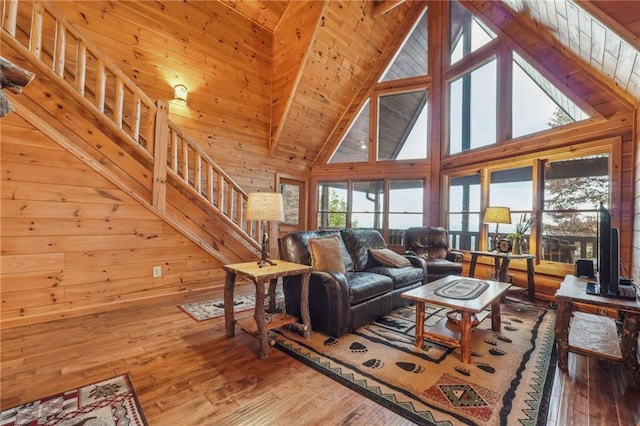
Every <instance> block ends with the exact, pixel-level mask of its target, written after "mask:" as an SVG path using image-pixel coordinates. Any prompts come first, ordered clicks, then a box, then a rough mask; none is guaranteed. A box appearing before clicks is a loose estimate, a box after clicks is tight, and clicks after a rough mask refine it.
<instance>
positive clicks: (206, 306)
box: [178, 287, 284, 321]
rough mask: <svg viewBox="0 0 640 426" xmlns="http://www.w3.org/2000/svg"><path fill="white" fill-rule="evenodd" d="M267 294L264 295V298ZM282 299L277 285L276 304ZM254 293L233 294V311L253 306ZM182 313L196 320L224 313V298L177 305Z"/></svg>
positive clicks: (215, 316) (211, 317) (282, 295)
mask: <svg viewBox="0 0 640 426" xmlns="http://www.w3.org/2000/svg"><path fill="white" fill-rule="evenodd" d="M267 297H268V296H266V297H265V300H266V299H267ZM283 301H284V294H283V293H282V289H281V288H280V287H278V288H277V289H276V304H282V303H283ZM255 303H256V295H255V293H249V294H241V295H234V296H233V312H244V311H248V310H250V309H253V308H254V307H255V305H256V304H255ZM178 308H180V309H181V310H182V311H183V312H184V313H186V314H187V315H189V316H190V317H191V318H193V319H194V320H196V321H205V320H209V319H213V318H217V317H221V316H223V315H224V300H221V299H218V300H205V301H202V302H194V303H185V304H183V305H179V306H178Z"/></svg>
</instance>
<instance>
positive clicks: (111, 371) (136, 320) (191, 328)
mask: <svg viewBox="0 0 640 426" xmlns="http://www.w3.org/2000/svg"><path fill="white" fill-rule="evenodd" d="M243 290H244V291H250V290H251V289H250V288H249V287H245V286H240V287H239V288H238V291H239V292H241V291H243ZM209 298H211V299H213V298H222V292H220V293H216V294H209V295H206V297H203V295H199V296H198V297H197V300H204V299H209ZM191 299H193V296H191ZM189 301H193V300H189V298H186V299H185V298H182V299H180V300H175V301H169V302H163V303H157V304H153V305H148V306H143V307H137V308H129V309H124V310H120V311H116V312H111V313H107V314H99V315H90V316H85V317H80V318H71V319H63V320H58V321H54V322H49V323H44V324H38V325H34V326H25V327H19V328H11V329H6V330H3V331H2V334H1V336H0V339H1V345H2V346H1V358H0V361H1V364H0V369H1V386H2V387H1V389H0V392H1V399H0V404H1V407H2V408H3V409H4V408H9V407H12V406H15V405H18V404H21V403H24V402H28V401H31V400H34V399H37V398H40V397H43V396H47V395H50V394H53V393H57V392H61V391H64V390H67V389H69V388H73V387H75V386H80V385H83V384H87V383H91V382H95V381H99V380H102V379H105V378H108V377H111V376H114V375H117V374H122V373H125V372H129V373H130V375H131V377H132V380H133V384H134V386H135V389H136V392H137V394H138V397H139V400H140V403H141V404H142V408H143V411H144V413H145V415H146V417H147V420H148V421H149V423H150V424H151V425H209V424H217V425H238V424H259V425H289V424H293V423H295V424H323V425H328V424H345V425H346V424H350V425H359V424H367V425H378V424H379V425H383V424H384V425H391V424H393V425H409V424H412V423H411V422H409V421H408V420H405V419H404V418H402V417H400V416H398V415H397V414H395V413H393V412H392V411H390V410H388V409H386V408H383V407H382V406H380V405H378V404H376V403H374V402H372V401H371V400H369V399H367V398H364V397H362V396H360V395H359V394H357V393H356V392H354V391H351V390H349V389H348V388H346V387H345V386H342V385H340V384H338V383H337V382H334V381H333V380H331V379H329V378H327V377H326V376H323V375H322V374H320V373H317V372H316V371H314V370H312V369H311V368H308V367H306V366H304V365H303V364H301V363H299V362H298V361H295V360H294V359H292V358H290V357H288V356H287V355H285V354H283V353H282V352H280V351H278V350H277V349H272V350H271V351H270V354H269V358H268V359H266V360H260V359H258V358H257V356H256V351H257V349H258V341H257V339H255V338H254V337H251V336H249V335H247V334H246V333H244V332H242V331H241V330H239V329H238V332H237V334H236V337H234V338H231V339H227V338H226V337H225V332H224V319H223V318H222V317H220V318H217V319H213V320H209V321H203V322H199V323H198V322H196V321H194V320H192V319H191V318H190V317H188V316H187V315H186V314H184V313H183V312H182V311H180V310H179V309H178V308H177V307H176V305H177V304H180V303H184V302H189ZM626 381H627V379H626V377H625V375H624V372H623V371H622V369H621V368H620V366H618V365H616V364H610V363H606V362H601V361H597V360H593V359H587V358H584V357H582V356H577V355H574V354H570V357H569V368H568V373H566V372H563V371H560V370H558V371H556V375H555V379H554V386H553V392H552V397H551V398H552V399H551V406H550V412H549V416H548V422H547V424H551V425H556V424H557V425H604V424H607V425H616V424H617V425H621V426H627V425H637V424H638V423H639V422H640V390H638V389H633V388H630V387H628V386H625V383H626Z"/></svg>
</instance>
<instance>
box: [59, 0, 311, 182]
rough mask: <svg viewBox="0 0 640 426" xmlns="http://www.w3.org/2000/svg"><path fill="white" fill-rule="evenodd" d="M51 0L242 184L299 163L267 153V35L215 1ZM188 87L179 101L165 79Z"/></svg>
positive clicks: (300, 172) (302, 175) (299, 170)
mask: <svg viewBox="0 0 640 426" xmlns="http://www.w3.org/2000/svg"><path fill="white" fill-rule="evenodd" d="M54 4H55V6H56V7H57V8H58V9H59V10H60V11H61V12H62V13H64V15H65V16H66V17H67V18H68V19H69V20H71V21H72V22H73V23H74V24H75V25H76V26H77V27H78V28H79V29H80V31H82V32H83V33H84V34H86V35H87V36H88V37H89V38H90V39H91V40H92V41H93V42H94V43H96V44H97V45H98V46H99V48H100V49H101V50H102V51H103V52H104V53H105V54H107V56H109V57H110V58H111V59H112V60H113V61H114V62H115V63H117V64H118V66H119V67H120V68H121V69H122V70H123V71H124V72H125V74H127V75H129V76H131V77H132V78H133V79H134V81H135V82H136V84H137V85H138V86H139V87H140V88H141V89H142V90H143V91H144V92H145V93H146V94H147V95H148V96H150V97H151V98H152V99H164V100H167V101H170V103H169V113H170V119H171V120H173V121H174V122H175V123H176V124H177V125H178V126H180V127H181V128H182V129H183V130H184V131H185V132H186V133H187V134H188V135H189V136H190V137H191V138H193V139H195V140H196V141H197V142H198V143H199V144H200V146H201V147H202V148H203V149H204V150H205V151H206V152H207V153H208V154H209V155H211V156H212V158H213V159H214V160H215V161H216V162H217V163H218V164H220V165H221V166H222V168H223V169H224V170H225V171H226V172H227V173H228V174H229V175H230V176H233V178H234V179H235V180H236V182H238V183H239V184H240V186H241V187H242V188H243V189H244V190H245V191H247V192H253V191H256V190H261V191H265V190H266V191H273V190H274V189H275V182H276V174H277V173H286V174H287V175H288V176H291V177H294V178H297V179H301V180H306V172H305V171H304V167H303V166H302V165H300V164H297V163H295V162H292V161H287V160H280V159H274V158H270V159H269V161H265V158H266V157H267V155H268V150H269V137H270V120H271V116H270V114H271V113H270V108H271V90H272V83H271V75H272V68H271V67H272V55H273V52H272V50H273V35H272V33H271V32H269V31H268V30H267V29H265V28H264V27H263V26H261V25H257V24H255V23H252V22H251V21H249V20H247V19H246V18H244V17H243V16H242V15H240V14H238V13H235V12H234V11H232V10H230V9H229V8H228V7H227V6H225V5H223V4H221V3H220V2H175V1H162V2H106V1H96V2H85V1H70V2H67V1H56V2H54ZM178 83H182V84H185V85H186V86H187V88H188V89H189V95H188V102H187V105H186V106H184V105H180V104H179V103H176V102H173V101H171V98H172V87H173V85H175V84H178Z"/></svg>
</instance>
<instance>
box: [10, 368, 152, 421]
mask: <svg viewBox="0 0 640 426" xmlns="http://www.w3.org/2000/svg"><path fill="white" fill-rule="evenodd" d="M147 424H148V423H147V420H146V419H145V418H144V414H143V413H142V409H141V408H140V404H139V403H138V399H137V397H136V395H135V391H134V389H133V386H132V385H131V379H130V377H129V375H128V374H124V375H122V376H117V377H114V378H112V379H108V380H104V381H102V382H99V383H93V384H90V385H87V386H83V387H80V388H77V389H72V390H69V391H66V392H63V393H60V394H57V395H53V396H49V397H47V398H42V399H39V400H37V401H33V402H29V403H27V404H23V405H19V406H17V407H13V408H9V409H7V410H3V411H2V412H1V413H0V425H2V426H5V425H6V426H9V425H10V426H13V425H87V426H88V425H100V426H110V425H113V426H115V425H118V426H121V425H128V426H137V425H147Z"/></svg>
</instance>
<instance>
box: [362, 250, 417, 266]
mask: <svg viewBox="0 0 640 426" xmlns="http://www.w3.org/2000/svg"><path fill="white" fill-rule="evenodd" d="M369 253H371V256H373V258H374V259H375V260H377V261H378V262H380V263H382V264H383V265H385V266H392V267H394V268H402V267H405V266H411V262H410V261H409V259H407V258H406V257H404V256H401V255H399V254H398V253H396V252H395V251H393V250H390V249H388V248H384V249H369Z"/></svg>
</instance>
